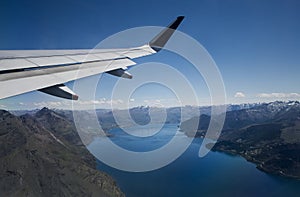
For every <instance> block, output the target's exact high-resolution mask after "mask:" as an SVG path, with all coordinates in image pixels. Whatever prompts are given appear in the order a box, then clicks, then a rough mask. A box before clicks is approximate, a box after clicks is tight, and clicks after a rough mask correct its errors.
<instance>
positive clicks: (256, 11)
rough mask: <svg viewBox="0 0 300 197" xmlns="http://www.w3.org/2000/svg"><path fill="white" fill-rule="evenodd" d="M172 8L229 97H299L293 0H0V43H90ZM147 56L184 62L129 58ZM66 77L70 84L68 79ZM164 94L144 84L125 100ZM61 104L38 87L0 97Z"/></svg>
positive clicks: (19, 103) (163, 21)
mask: <svg viewBox="0 0 300 197" xmlns="http://www.w3.org/2000/svg"><path fill="white" fill-rule="evenodd" d="M178 15H184V16H186V18H185V20H184V22H183V23H182V25H181V26H180V31H182V32H184V33H186V34H188V35H190V36H191V37H193V38H195V39H196V40H197V41H198V42H200V43H201V44H202V45H203V46H204V47H205V48H206V49H207V51H208V52H209V53H210V55H211V56H212V57H213V59H214V60H215V62H216V64H217V65H218V67H219V70H220V72H221V74H222V77H223V80H224V84H225V88H226V93H227V99H228V102H229V103H245V102H263V101H271V100H289V99H293V100H299V98H300V91H299V84H300V77H299V76H298V75H299V73H300V64H299V63H300V56H299V54H300V37H299V35H300V23H299V19H300V1H297V0H294V1H291V0H287V1H283V0H280V1H277V0H264V1H260V0H249V1H244V0H186V1H178V0H174V1H173V0H172V1H171V0H167V1H163V0H162V1H137V0H135V1H114V0H112V1H111V0H107V1H95V0H85V1H76V0H75V1H74V0H73V1H71V0H60V1H55V0H53V1H38V0H36V1H33V0H28V1H17V0H3V1H1V2H0V25H1V31H0V49H76V48H94V47H95V45H97V44H98V43H99V42H100V41H101V40H103V39H105V38H106V37H108V36H110V35H112V34H115V33H117V32H119V31H122V30H126V29H129V28H134V27H139V26H154V25H155V26H165V25H167V24H168V23H169V22H170V21H172V20H173V19H174V18H175V17H176V16H178ZM147 61H155V62H163V63H167V64H170V65H172V66H174V67H175V68H179V70H180V68H182V64H184V61H183V60H179V59H178V60H176V58H175V59H174V58H173V56H172V54H169V53H168V52H164V51H163V52H161V53H160V54H156V55H154V56H153V57H147V58H144V59H143V58H141V59H138V60H136V62H138V63H144V62H147ZM179 64H180V65H179ZM185 72H186V75H191V77H190V78H191V81H192V83H194V85H195V86H198V84H199V87H201V88H202V87H203V88H204V91H203V92H207V90H205V83H204V82H203V80H202V79H197V78H196V77H195V76H193V74H192V71H191V70H190V71H189V70H188V69H187V70H185ZM115 81H116V79H115V78H114V77H110V76H105V77H104V82H103V83H104V84H105V87H106V88H100V89H101V90H102V92H99V93H97V98H98V100H99V103H100V104H99V106H100V107H105V105H107V103H109V98H107V97H108V94H109V92H110V86H111V84H113V83H114V82H115ZM67 85H68V86H70V87H71V86H72V83H69V84H67ZM197 93H198V96H199V98H200V100H202V101H203V103H202V104H207V103H208V102H209V95H208V94H207V93H203V94H202V93H201V89H200V88H199V90H198V92H197ZM172 95H173V94H172V93H170V91H169V90H167V89H166V88H163V87H157V86H155V85H154V86H145V87H144V90H143V89H140V90H139V91H137V92H136V93H135V94H134V96H135V98H134V99H132V102H133V103H134V105H142V104H145V101H146V100H147V101H150V100H154V101H158V100H159V101H160V102H162V101H163V100H165V101H166V103H165V104H164V105H166V104H168V105H175V104H176V102H173V101H172V102H170V101H167V100H168V99H173V100H174V95H173V96H172ZM202 97H203V98H202ZM111 102H112V101H111ZM33 103H34V104H33ZM51 103H52V104H51ZM68 104H69V103H68V101H64V100H62V99H57V98H54V97H51V96H48V95H44V94H42V93H38V92H33V93H28V94H24V95H20V96H16V97H12V98H8V99H4V100H1V101H0V107H1V108H8V109H11V108H15V109H23V108H34V107H41V106H49V107H58V108H60V107H61V108H64V107H65V105H68ZM185 104H187V103H185ZM191 104H192V103H191ZM121 105H122V103H121V104H120V107H121Z"/></svg>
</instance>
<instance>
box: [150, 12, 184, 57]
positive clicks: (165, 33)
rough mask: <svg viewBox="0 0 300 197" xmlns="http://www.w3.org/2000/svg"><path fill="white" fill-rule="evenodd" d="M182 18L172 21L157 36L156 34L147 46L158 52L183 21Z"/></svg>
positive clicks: (178, 17)
mask: <svg viewBox="0 0 300 197" xmlns="http://www.w3.org/2000/svg"><path fill="white" fill-rule="evenodd" d="M184 18H185V17H184V16H182V15H181V16H177V18H176V20H175V21H173V22H172V23H171V24H170V25H169V26H167V27H166V28H165V29H163V30H162V31H161V32H160V33H159V34H157V35H156V36H155V37H154V38H153V39H152V40H151V41H150V42H149V46H150V47H151V48H152V49H153V50H155V51H156V52H158V51H160V50H161V49H162V48H163V47H164V46H165V44H166V43H167V42H168V40H169V39H170V38H171V36H172V35H173V33H174V32H175V30H176V29H177V28H178V26H179V25H180V23H181V22H182V21H183V19H184Z"/></svg>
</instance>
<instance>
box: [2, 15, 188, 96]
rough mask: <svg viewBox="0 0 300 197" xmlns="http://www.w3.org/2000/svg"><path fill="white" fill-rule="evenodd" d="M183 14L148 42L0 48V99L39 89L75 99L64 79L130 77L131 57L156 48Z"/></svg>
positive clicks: (141, 55)
mask: <svg viewBox="0 0 300 197" xmlns="http://www.w3.org/2000/svg"><path fill="white" fill-rule="evenodd" d="M183 18H184V17H182V16H179V17H177V19H176V20H175V21H174V22H173V23H171V24H170V25H169V26H168V27H167V28H165V29H164V30H163V31H162V32H160V33H159V34H158V35H157V36H156V37H155V38H154V39H153V40H152V41H150V42H149V44H146V45H143V46H140V47H134V48H121V49H95V50H2V51H1V50H0V90H1V92H0V99H3V98H7V97H10V96H15V95H18V94H22V93H25V92H30V91H33V90H39V91H42V92H45V93H47V94H51V95H54V96H58V97H61V98H66V99H73V100H77V99H78V96H77V95H76V94H75V93H74V92H73V91H72V90H70V89H69V88H67V87H66V86H64V85H63V84H64V83H66V82H69V81H73V80H76V79H80V78H83V77H88V76H92V75H96V74H99V73H104V72H106V73H109V74H112V75H116V76H119V77H125V78H131V75H130V74H129V73H128V72H126V69H127V67H128V66H132V65H135V62H133V61H132V60H131V59H134V58H138V57H143V56H147V55H151V54H154V53H156V52H158V51H159V50H160V49H161V48H163V47H164V45H165V44H166V42H167V41H168V40H169V38H170V37H171V36H172V34H173V33H174V31H175V30H176V28H177V27H178V26H179V24H180V23H181V21H182V20H183ZM79 69H80V72H78V70H79Z"/></svg>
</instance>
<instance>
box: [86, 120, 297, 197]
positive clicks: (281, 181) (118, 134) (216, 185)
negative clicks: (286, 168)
mask: <svg viewBox="0 0 300 197" xmlns="http://www.w3.org/2000/svg"><path fill="white" fill-rule="evenodd" d="M155 126H156V125H149V126H148V127H151V128H153V127H155ZM129 129H131V131H132V132H142V131H141V130H143V129H141V128H140V127H132V128H129ZM144 129H145V128H144ZM177 129H178V128H177V125H164V127H163V128H162V129H161V130H160V132H158V133H157V134H155V135H154V136H152V137H135V136H132V135H128V134H126V133H125V132H123V131H122V130H121V129H119V128H117V129H112V130H111V133H113V134H114V137H111V140H112V141H113V142H114V143H115V144H117V145H118V146H122V147H124V148H126V149H128V150H135V151H140V152H142V151H149V150H154V149H156V148H158V147H161V146H163V145H164V144H166V143H167V142H169V141H170V140H171V139H172V137H173V136H174V133H175V132H176V131H177ZM185 138H186V136H185V135H182V140H185ZM201 142H202V139H200V138H198V139H194V140H193V142H192V144H191V145H190V147H189V148H188V149H187V150H186V151H185V152H184V154H182V155H181V156H180V157H179V158H178V159H177V160H175V161H174V162H173V163H171V164H169V165H167V166H165V167H163V168H161V169H158V170H154V171H150V172H124V171H120V170H117V169H114V168H112V167H110V166H108V165H106V164H104V163H102V162H101V161H97V162H98V165H97V168H98V169H99V170H101V171H104V172H106V173H108V174H109V175H111V176H112V177H113V178H114V179H115V180H116V182H117V184H118V186H119V187H120V188H121V190H122V191H123V192H124V193H125V195H126V196H127V197H141V196H143V197H150V196H151V197H152V196H154V197H158V196H172V197H182V196H189V197H194V196H195V197H199V196H299V194H300V181H298V180H293V179H289V178H283V177H279V176H274V175H270V174H266V173H264V172H262V171H259V170H258V169H256V167H255V165H254V164H252V163H250V162H247V161H246V160H245V159H244V158H242V157H239V156H231V155H227V154H224V153H219V152H210V153H208V154H207V155H206V156H205V157H203V158H199V157H198V151H199V148H200V145H201ZM88 148H89V149H90V151H91V152H93V153H97V151H99V149H101V148H102V149H103V148H105V147H103V143H102V139H101V138H97V139H95V140H94V141H93V142H92V143H91V144H90V145H89V146H88Z"/></svg>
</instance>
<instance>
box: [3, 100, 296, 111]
mask: <svg viewBox="0 0 300 197" xmlns="http://www.w3.org/2000/svg"><path fill="white" fill-rule="evenodd" d="M276 102H281V103H293V102H294V103H300V100H274V101H267V102H253V103H227V104H224V105H226V106H228V105H237V106H242V105H255V104H258V105H261V104H270V103H276ZM211 106H223V105H198V106H197V105H184V106H170V107H158V106H148V105H137V106H132V107H130V108H114V109H112V108H101V107H99V108H89V109H88V108H87V109H71V108H56V107H49V106H41V107H36V108H27V109H4V108H0V110H6V111H35V110H42V109H43V108H47V109H50V110H66V111H93V110H128V109H133V108H141V107H144V108H157V109H170V108H183V107H194V108H201V107H203V108H204V107H211Z"/></svg>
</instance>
